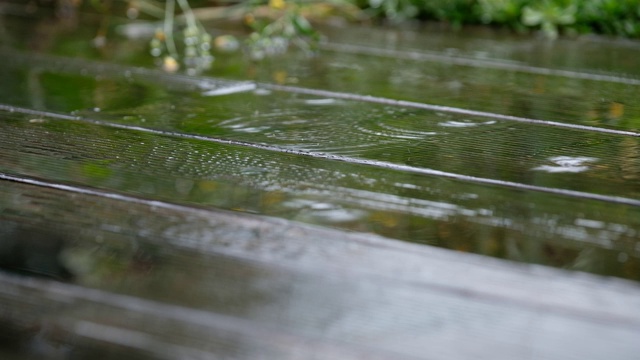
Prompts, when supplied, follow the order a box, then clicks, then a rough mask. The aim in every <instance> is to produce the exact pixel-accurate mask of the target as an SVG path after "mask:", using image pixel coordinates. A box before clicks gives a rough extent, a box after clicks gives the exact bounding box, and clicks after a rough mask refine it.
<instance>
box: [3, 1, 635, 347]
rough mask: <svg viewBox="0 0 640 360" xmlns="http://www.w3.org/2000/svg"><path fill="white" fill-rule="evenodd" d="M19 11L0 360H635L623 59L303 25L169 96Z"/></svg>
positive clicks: (583, 47)
mask: <svg viewBox="0 0 640 360" xmlns="http://www.w3.org/2000/svg"><path fill="white" fill-rule="evenodd" d="M12 4H14V5H15V4H17V2H16V3H12ZM20 9H23V10H25V9H28V8H27V7H21V6H20V5H15V6H7V5H4V4H0V30H2V31H0V41H1V42H2V47H1V48H0V58H2V59H3V66H2V67H0V81H1V83H2V86H0V267H1V268H2V271H1V272H0V357H2V358H3V359H4V358H7V359H23V358H34V357H35V358H71V359H74V358H98V357H100V358H114V359H122V358H142V359H147V358H149V359H157V358H163V359H164V358H166V359H176V358H193V359H210V358H234V359H236V358H237V359H255V358H265V359H278V360H280V359H299V358H305V359H363V358H366V359H389V358H393V359H416V358H424V357H425V356H427V355H428V356H429V358H432V359H465V358H476V357H481V358H492V359H505V360H506V359H516V358H527V357H531V356H532V354H535V356H538V357H544V358H549V359H566V358H571V357H576V358H590V359H591V358H594V359H610V358H612V356H613V357H614V358H616V359H635V358H636V357H637V353H638V342H637V338H638V329H640V325H639V324H640V317H639V316H638V314H637V311H636V310H637V309H638V306H640V303H638V301H639V299H640V296H638V291H640V288H639V287H638V284H639V281H640V242H639V240H638V239H640V187H639V185H638V179H639V178H640V143H639V142H640V133H639V132H638V129H640V112H639V110H640V107H639V106H640V103H639V102H638V94H639V92H638V89H640V78H639V77H638V76H639V75H640V73H639V71H640V70H638V67H637V66H636V61H635V59H637V57H638V56H639V55H640V45H638V43H636V42H633V41H618V40H616V41H610V40H609V39H607V40H603V39H602V38H579V39H560V40H558V41H555V42H548V41H544V40H542V39H539V38H535V37H530V36H514V35H508V34H503V33H496V32H490V31H489V32H487V31H486V30H477V29H476V30H463V31H462V32H458V33H450V32H441V31H438V30H437V29H431V28H429V29H426V30H428V31H426V30H425V29H418V28H394V29H390V28H371V27H361V26H355V27H346V28H345V27H330V26H328V27H326V28H323V29H322V31H323V32H324V33H325V34H326V35H327V39H328V40H327V41H326V42H324V43H322V44H320V50H319V52H318V54H316V56H314V57H308V56H306V55H305V54H302V53H300V52H297V51H295V50H292V51H291V52H288V53H287V54H286V55H283V56H281V57H278V58H275V59H268V60H265V61H263V62H259V63H257V62H252V61H250V60H248V59H247V58H246V57H245V56H244V55H243V54H242V53H240V52H238V53H233V54H222V53H217V54H216V56H217V59H216V61H215V63H214V66H213V68H212V69H211V70H209V71H208V72H206V73H203V74H200V75H197V76H187V75H185V74H183V73H181V72H178V73H166V72H163V71H161V70H160V69H158V68H156V67H155V65H154V63H153V59H152V58H151V57H150V56H148V55H147V52H148V49H147V44H148V39H147V38H144V36H137V35H136V36H132V38H130V39H127V38H123V37H122V34H125V33H128V34H134V33H135V32H132V29H133V30H135V29H138V30H139V29H143V30H145V29H146V30H145V31H147V30H149V29H151V32H150V33H153V31H154V29H155V26H156V25H157V24H155V25H154V24H151V23H145V22H138V23H135V24H131V23H130V22H127V21H125V20H123V19H119V18H117V17H114V18H112V19H111V21H110V22H109V23H105V22H102V20H104V19H103V18H102V17H101V16H98V15H96V14H88V13H83V14H82V15H81V16H79V17H77V18H75V19H73V18H72V19H67V20H60V19H55V18H53V17H51V16H48V15H47V14H46V13H38V12H37V11H36V12H35V13H33V12H28V11H26V10H25V11H22V12H21V11H19V10H20ZM9 10H11V11H14V12H10V11H9ZM105 24H106V25H105ZM103 25H105V26H108V27H109V30H110V32H109V34H113V35H112V36H113V37H107V46H106V47H103V48H96V47H94V46H93V44H95V42H92V40H93V39H94V38H95V35H96V34H97V33H98V31H100V29H103V28H101V26H103ZM228 25H229V24H225V23H222V22H216V23H211V24H207V27H209V26H211V27H210V28H208V30H209V31H210V33H211V34H212V35H214V36H215V35H218V34H223V33H225V32H233V33H234V34H236V35H239V36H243V35H241V34H240V33H239V32H238V28H237V26H235V25H234V26H228ZM123 26H124V27H123ZM127 26H131V27H127ZM133 26H135V27H137V28H134V27H133ZM117 34H120V35H117ZM134 35H135V34H134ZM138 35H139V34H138ZM505 260H507V261H505ZM532 264H540V265H542V266H537V265H532ZM554 268H560V269H563V270H559V269H554ZM587 273H592V274H597V275H596V276H594V275H592V274H587ZM602 275H604V276H602ZM615 277H617V278H621V279H615ZM461 339H463V340H462V342H461ZM559 339H560V340H559ZM461 345H464V346H461Z"/></svg>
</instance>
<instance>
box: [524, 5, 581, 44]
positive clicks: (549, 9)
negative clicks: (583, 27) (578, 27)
mask: <svg viewBox="0 0 640 360" xmlns="http://www.w3.org/2000/svg"><path fill="white" fill-rule="evenodd" d="M577 8H578V7H577V6H576V4H573V3H571V4H567V5H566V6H563V5H562V4H559V3H558V2H557V1H552V0H547V1H540V2H538V3H537V4H533V5H527V6H525V7H524V8H523V9H522V23H523V24H524V25H526V26H540V28H541V29H542V31H543V32H544V34H545V35H546V36H548V37H549V38H552V39H555V38H557V37H558V27H559V26H563V25H573V24H575V22H576V11H577Z"/></svg>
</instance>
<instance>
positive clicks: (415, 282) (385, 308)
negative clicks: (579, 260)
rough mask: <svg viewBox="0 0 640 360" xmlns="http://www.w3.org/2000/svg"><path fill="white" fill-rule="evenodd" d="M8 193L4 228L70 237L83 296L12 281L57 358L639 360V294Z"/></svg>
mask: <svg viewBox="0 0 640 360" xmlns="http://www.w3.org/2000/svg"><path fill="white" fill-rule="evenodd" d="M2 185H3V186H2V187H0V189H1V190H0V204H2V207H3V208H2V219H3V221H5V222H6V221H8V222H12V223H15V224H18V225H19V226H26V227H27V229H37V231H39V232H50V233H55V234H61V235H63V236H64V237H65V247H64V250H63V251H62V253H64V254H65V255H66V257H63V259H66V262H67V264H68V266H70V267H71V268H72V269H75V274H76V278H75V280H74V283H73V284H64V283H57V282H43V281H40V280H26V279H24V278H22V279H19V278H17V277H13V276H8V275H2V276H0V282H1V283H2V286H1V287H0V301H1V302H2V305H3V307H2V308H3V309H11V310H10V311H9V312H8V313H6V312H5V313H3V314H2V315H3V318H4V320H5V321H10V322H11V323H14V322H16V321H18V319H21V320H22V321H24V322H23V324H24V323H25V322H26V323H27V324H31V325H33V323H38V324H40V325H41V326H42V327H43V330H42V333H41V334H42V339H41V341H44V342H45V343H46V342H51V341H54V340H53V339H55V341H57V342H59V343H62V344H67V345H68V346H69V347H70V349H73V346H74V344H76V343H78V344H79V345H78V347H79V348H80V350H82V349H85V348H86V347H89V345H91V344H93V345H91V346H93V347H89V348H93V349H95V345H96V344H95V343H92V341H95V342H97V343H98V344H101V346H104V349H107V350H109V349H112V347H113V346H116V345H118V346H121V347H124V348H125V349H138V350H141V351H143V354H149V353H151V355H158V353H159V352H165V351H166V354H168V356H169V357H172V355H175V354H190V355H191V356H196V358H198V356H197V355H198V354H200V355H203V354H205V355H210V354H214V355H228V354H229V353H231V354H233V356H234V357H237V358H254V357H255V355H256V352H257V353H260V354H263V356H264V357H265V358H295V357H298V358H299V357H304V358H307V357H310V358H318V359H323V358H336V357H338V358H362V356H364V357H366V358H375V356H378V357H379V358H396V357H397V358H404V357H409V358H410V357H416V358H424V357H425V356H427V357H429V358H434V359H450V358H469V357H474V358H485V357H486V358H494V359H495V358H498V359H500V358H504V359H513V358H521V357H524V356H528V355H530V354H531V353H535V354H536V357H541V358H572V357H575V358H584V357H588V358H593V359H599V358H602V359H604V358H611V356H612V355H613V356H615V357H616V358H619V359H632V358H634V356H635V355H636V354H637V351H638V346H639V345H638V343H637V341H636V339H637V337H638V333H639V332H640V317H638V316H637V312H636V311H635V309H637V308H638V306H640V303H639V302H640V296H639V295H640V288H638V286H637V284H633V283H629V282H625V281H618V280H613V279H604V278H599V277H593V276H589V275H585V274H576V273H567V272H564V271H558V270H552V269H549V268H543V267H537V266H523V265H515V264H512V263H506V262H501V261H498V260H491V259H489V258H485V257H478V256H475V255H470V254H462V253H457V252H450V251H446V250H441V249H436V248H432V247H424V246H416V245H411V244H407V243H402V242H397V241H392V240H389V239H384V238H379V237H376V236H370V235H362V234H353V233H343V232H339V231H335V230H330V229H322V228H316V227H310V226H305V225H300V224H297V223H292V222H287V221H283V220H277V219H271V218H265V217H253V216H250V215H242V214H238V213H228V212H224V211H219V210H199V209H195V208H190V207H183V206H176V205H172V204H169V203H163V202H158V201H151V200H144V199H139V198H132V197H128V196H120V197H119V198H118V199H112V198H111V197H113V194H112V193H103V192H99V191H98V192H96V191H94V190H90V189H84V188H78V187H68V188H66V189H65V190H64V191H62V190H57V189H53V188H47V187H46V184H45V183H40V184H38V185H37V186H34V185H26V184H19V183H15V182H7V181H3V184H2ZM78 209H82V211H81V212H80V211H78ZM34 231H35V230H34ZM114 253H117V254H119V255H118V256H117V257H114V256H113V254H114ZM370 264H376V266H370ZM87 287H88V288H87ZM185 294H188V295H189V296H185ZM540 294H544V296H540ZM19 303H20V304H23V305H22V306H19V305H18V304H19ZM26 314H31V315H30V316H27V315H26ZM34 314H37V315H34ZM111 314H113V315H111ZM116 314H118V315H119V316H116ZM123 314H125V315H126V314H129V316H122V315H123ZM22 315H24V316H25V317H21V316H22ZM43 319H44V320H43ZM40 322H42V323H40ZM168 328H170V329H171V330H168ZM131 335H135V336H131ZM239 339H240V340H239ZM559 339H562V340H561V343H559V342H558V340H559ZM587 339H588V341H586V340H587ZM25 341H26V340H25ZM460 341H463V342H464V346H458V345H456V344H459V342H460ZM83 347H85V348H83ZM112 350H113V349H112ZM116 350H117V349H116ZM69 351H73V350H69ZM113 351H115V350H113ZM116 354H117V353H116ZM200 357H202V356H200Z"/></svg>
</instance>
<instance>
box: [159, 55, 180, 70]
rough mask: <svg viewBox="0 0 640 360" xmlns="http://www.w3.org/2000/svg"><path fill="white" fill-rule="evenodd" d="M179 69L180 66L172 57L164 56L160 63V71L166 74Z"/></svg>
mask: <svg viewBox="0 0 640 360" xmlns="http://www.w3.org/2000/svg"><path fill="white" fill-rule="evenodd" d="M179 68H180V64H178V62H177V61H176V59H174V58H173V57H172V56H165V58H164V61H163V62H162V69H163V70H164V71H166V72H171V73H172V72H176V71H178V69H179Z"/></svg>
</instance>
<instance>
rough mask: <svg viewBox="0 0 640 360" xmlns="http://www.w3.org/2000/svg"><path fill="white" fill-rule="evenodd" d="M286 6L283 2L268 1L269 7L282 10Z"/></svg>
mask: <svg viewBox="0 0 640 360" xmlns="http://www.w3.org/2000/svg"><path fill="white" fill-rule="evenodd" d="M286 5H287V4H286V3H285V1H284V0H269V7H271V8H274V9H278V10H282V9H284V8H285V6H286Z"/></svg>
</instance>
